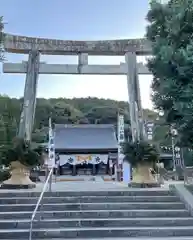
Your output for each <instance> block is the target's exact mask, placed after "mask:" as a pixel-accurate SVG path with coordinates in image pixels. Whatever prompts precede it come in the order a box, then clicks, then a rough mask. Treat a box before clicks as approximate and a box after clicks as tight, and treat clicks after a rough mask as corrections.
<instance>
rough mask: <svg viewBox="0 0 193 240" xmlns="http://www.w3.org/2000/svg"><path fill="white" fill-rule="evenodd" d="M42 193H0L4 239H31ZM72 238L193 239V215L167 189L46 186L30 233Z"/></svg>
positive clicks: (0, 234) (40, 236) (38, 236)
mask: <svg viewBox="0 0 193 240" xmlns="http://www.w3.org/2000/svg"><path fill="white" fill-rule="evenodd" d="M39 194H40V193H35V192H17V193H2V192H1V193H0V239H1V240H2V239H7V240H8V239H18V240H19V239H26V240H27V239H29V228H30V218H31V215H32V211H33V210H34V207H35V205H36V203H37V199H38V196H39ZM40 215H41V216H40ZM40 217H41V220H40ZM73 238H79V239H103V238H106V239H112V238H113V239H124V238H125V239H126V238H127V239H141V240H147V239H149V240H158V239H160V240H161V239H168V240H172V239H178V240H185V239H193V218H192V217H191V216H190V214H189V212H188V211H187V210H186V209H185V206H184V204H183V203H182V202H180V200H179V198H178V197H177V196H175V195H173V194H172V193H171V192H169V191H167V190H161V189H160V190H145V189H144V190H129V191H87V192H86V191H80V192H53V193H51V194H50V193H47V192H46V193H45V197H44V201H43V206H42V209H41V214H40V212H38V214H37V216H36V219H35V221H34V223H33V238H32V239H34V240H37V239H60V240H62V239H73Z"/></svg>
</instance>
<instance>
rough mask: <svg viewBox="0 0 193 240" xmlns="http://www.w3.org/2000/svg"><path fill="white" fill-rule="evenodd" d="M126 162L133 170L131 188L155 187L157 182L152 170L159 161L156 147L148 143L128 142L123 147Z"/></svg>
mask: <svg viewBox="0 0 193 240" xmlns="http://www.w3.org/2000/svg"><path fill="white" fill-rule="evenodd" d="M123 152H124V155H125V161H128V162H129V163H130V165H131V167H132V169H133V173H132V183H131V186H139V187H153V186H157V185H158V184H157V182H156V180H155V178H154V177H153V175H152V173H151V170H152V168H153V167H154V166H155V164H156V163H157V161H158V157H159V154H158V151H157V149H156V147H155V146H154V145H152V144H150V143H148V142H146V141H140V142H138V141H137V142H126V143H125V144H124V146H123Z"/></svg>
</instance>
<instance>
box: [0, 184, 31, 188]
mask: <svg viewBox="0 0 193 240" xmlns="http://www.w3.org/2000/svg"><path fill="white" fill-rule="evenodd" d="M35 187H36V184H29V185H17V184H2V185H1V186H0V189H32V188H35Z"/></svg>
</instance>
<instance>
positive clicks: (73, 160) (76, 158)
mask: <svg viewBox="0 0 193 240" xmlns="http://www.w3.org/2000/svg"><path fill="white" fill-rule="evenodd" d="M108 157H109V155H103V154H97V155H92V154H81V155H79V154H76V155H60V166H62V165H64V164H67V163H69V164H71V165H78V164H99V163H101V162H102V163H104V164H107V162H108Z"/></svg>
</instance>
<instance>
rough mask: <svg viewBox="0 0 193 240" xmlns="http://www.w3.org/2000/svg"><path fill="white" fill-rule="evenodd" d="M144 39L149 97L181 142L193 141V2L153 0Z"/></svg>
mask: <svg viewBox="0 0 193 240" xmlns="http://www.w3.org/2000/svg"><path fill="white" fill-rule="evenodd" d="M147 20H148V22H149V25H148V27H147V39H148V40H150V41H151V43H152V55H153V57H152V58H151V59H150V60H149V62H148V67H149V70H150V71H151V72H152V73H153V83H152V89H153V95H152V99H153V102H154V104H155V107H156V108H157V109H158V110H162V111H164V117H165V120H166V122H167V123H168V124H172V125H174V126H175V127H176V128H177V130H178V132H179V139H180V142H181V144H183V145H184V146H188V147H191V148H192V144H193V81H192V79H193V68H192V63H193V38H192V32H193V1H192V0H175V1H174V0H170V1H169V2H168V3H167V4H160V3H159V2H158V1H156V0H152V1H151V4H150V10H149V12H148V14H147Z"/></svg>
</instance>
